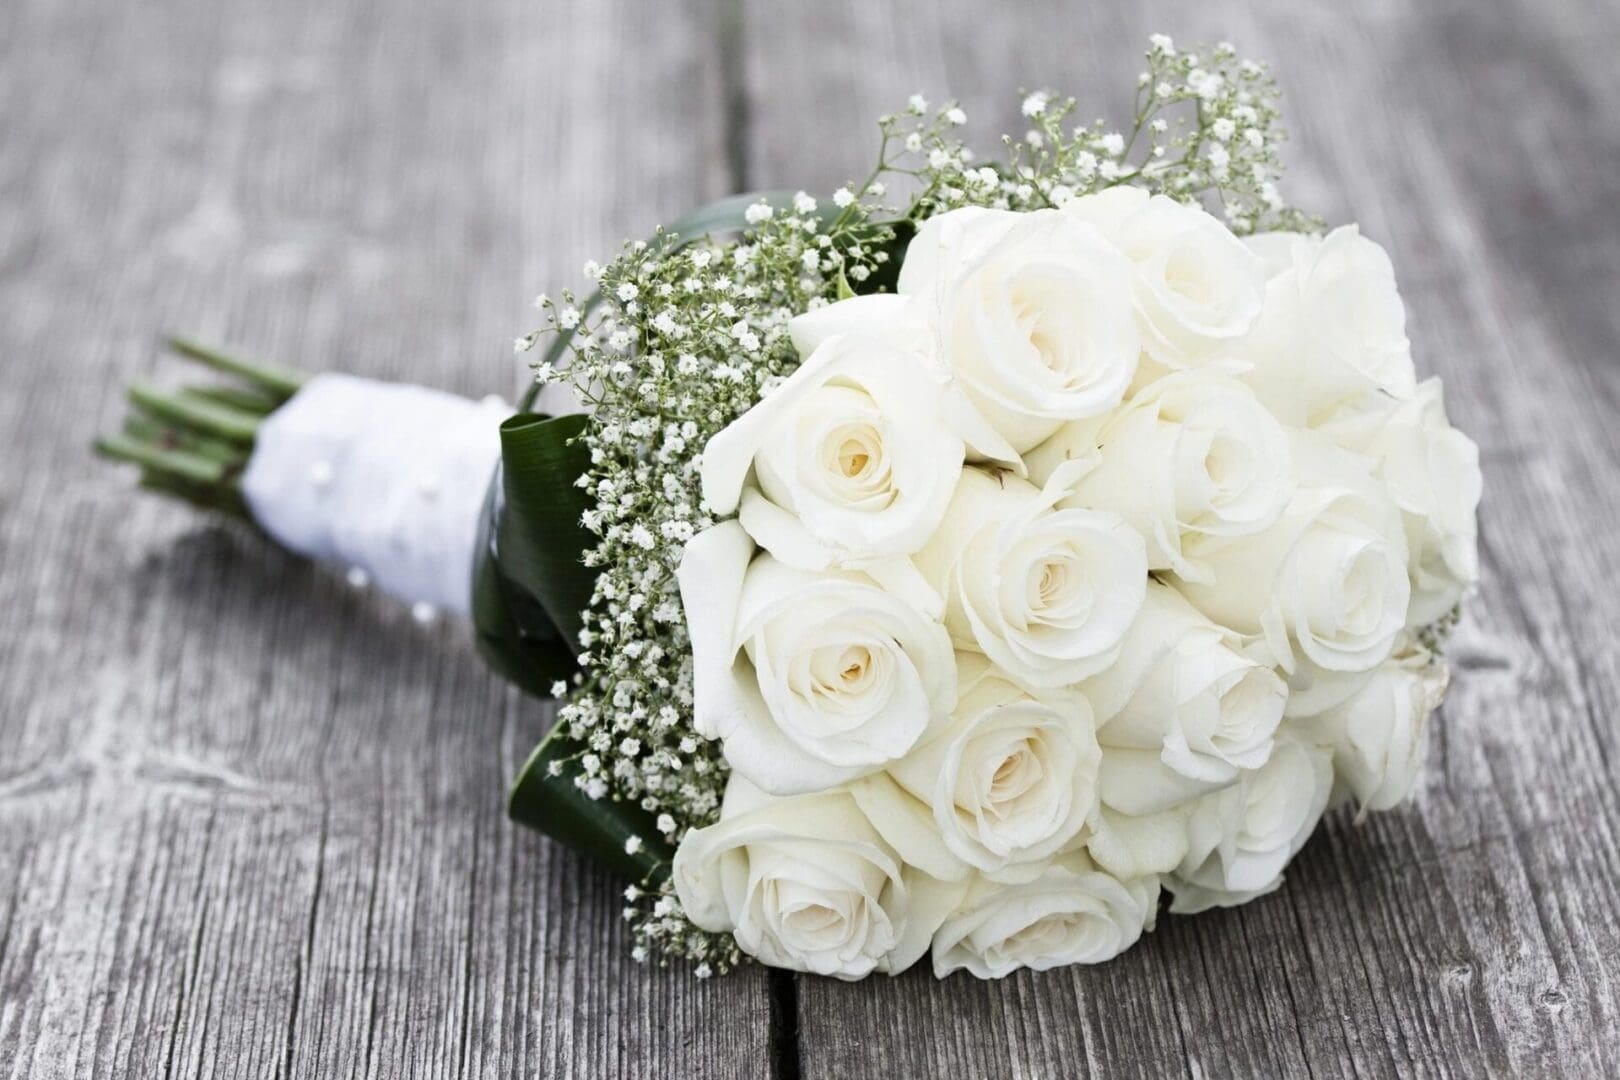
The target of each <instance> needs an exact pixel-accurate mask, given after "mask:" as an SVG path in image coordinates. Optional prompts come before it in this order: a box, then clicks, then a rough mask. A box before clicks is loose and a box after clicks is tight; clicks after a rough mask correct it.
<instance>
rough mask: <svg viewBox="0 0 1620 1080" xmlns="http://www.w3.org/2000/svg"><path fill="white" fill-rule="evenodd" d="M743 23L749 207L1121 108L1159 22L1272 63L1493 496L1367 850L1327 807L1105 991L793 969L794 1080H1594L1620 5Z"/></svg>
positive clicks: (982, 14)
mask: <svg viewBox="0 0 1620 1080" xmlns="http://www.w3.org/2000/svg"><path fill="white" fill-rule="evenodd" d="M754 7H755V8H756V9H757V8H758V7H759V5H754ZM769 8H770V10H769V12H768V13H765V12H761V13H759V14H757V16H756V17H755V18H754V19H753V20H752V22H751V26H752V30H751V36H750V41H751V53H750V57H751V64H750V68H749V81H748V88H749V92H750V95H751V99H750V104H751V107H750V109H749V110H748V114H749V115H750V116H751V117H752V130H753V135H754V138H753V140H752V141H751V143H750V147H751V157H750V165H751V168H752V170H753V171H754V172H755V173H756V174H757V179H758V180H759V182H760V183H762V184H766V185H777V184H797V185H806V184H813V185H814V186H817V187H821V188H823V189H825V188H827V187H830V186H833V185H835V184H837V183H840V182H843V181H845V180H847V179H850V178H852V177H855V176H858V175H861V174H863V173H864V171H865V169H866V167H867V163H868V162H869V161H870V155H871V153H872V148H871V147H870V146H869V145H868V140H857V139H851V138H850V137H849V136H848V134H847V132H848V131H850V130H852V129H855V130H865V131H870V130H871V127H870V122H871V118H872V117H873V116H875V115H877V114H878V113H879V112H882V111H885V110H890V109H895V108H898V107H900V104H901V103H902V102H903V101H904V99H905V97H906V95H907V94H909V93H910V92H912V91H914V90H921V91H923V92H924V93H925V94H927V95H928V96H929V97H930V98H931V99H935V100H942V99H943V98H945V97H947V96H955V97H957V98H958V99H960V100H961V101H962V103H963V105H964V108H965V109H966V110H967V112H968V113H969V116H970V117H971V118H973V119H974V120H976V121H980V122H982V123H981V124H980V126H979V129H978V130H980V131H981V132H984V133H985V134H986V135H987V136H990V138H989V139H987V140H986V141H985V142H983V143H982V144H981V147H980V148H981V150H984V151H987V152H993V151H994V149H995V146H994V142H993V135H994V133H996V132H999V131H1001V130H1019V128H1018V126H1017V125H1018V117H1017V106H1018V96H1017V88H1018V87H1019V86H1028V87H1029V88H1035V87H1039V86H1053V87H1056V88H1058V89H1060V90H1067V91H1070V92H1073V93H1076V94H1077V95H1079V96H1080V97H1081V98H1082V99H1083V100H1084V101H1085V102H1088V103H1093V102H1094V103H1095V105H1094V106H1088V107H1087V108H1088V115H1090V112H1089V109H1090V108H1092V107H1094V108H1095V109H1096V110H1097V112H1098V114H1103V115H1106V114H1108V113H1109V112H1110V111H1112V112H1113V113H1114V114H1115V115H1117V114H1118V113H1119V112H1121V111H1122V109H1121V105H1122V104H1123V102H1124V100H1125V95H1126V94H1127V93H1128V92H1129V88H1130V86H1131V85H1132V83H1131V81H1130V80H1131V77H1132V75H1133V74H1134V72H1135V70H1136V69H1137V67H1138V62H1137V58H1136V55H1135V54H1136V51H1137V50H1138V49H1139V48H1140V47H1141V46H1142V44H1143V42H1144V40H1145V37H1146V35H1147V34H1148V33H1149V32H1151V31H1154V30H1164V31H1166V32H1170V33H1172V34H1174V35H1175V36H1176V37H1177V38H1179V39H1185V40H1187V41H1193V40H1198V39H1204V40H1218V39H1221V38H1230V39H1232V40H1234V41H1236V42H1238V43H1239V45H1240V46H1241V47H1242V48H1244V49H1245V50H1247V51H1248V52H1250V53H1252V54H1256V55H1259V56H1262V57H1268V58H1270V59H1271V60H1272V61H1273V63H1274V67H1275V69H1276V71H1277V73H1278V76H1279V78H1280V80H1281V82H1282V85H1283V87H1284V89H1285V91H1286V92H1287V94H1288V97H1289V100H1288V102H1287V103H1286V104H1287V111H1288V113H1289V115H1290V117H1291V118H1292V124H1291V127H1292V130H1293V133H1294V145H1293V146H1292V147H1291V148H1290V153H1289V155H1288V156H1289V158H1290V160H1291V163H1292V164H1293V166H1294V172H1293V175H1292V176H1291V178H1290V186H1291V189H1292V193H1293V194H1294V197H1295V198H1296V200H1297V201H1300V202H1303V203H1305V204H1306V205H1311V206H1314V207H1316V208H1318V209H1319V210H1321V211H1322V212H1323V213H1324V214H1325V215H1326V216H1327V217H1328V219H1329V220H1330V221H1346V220H1358V221H1360V222H1361V223H1362V225H1363V227H1364V228H1365V230H1366V231H1367V232H1368V233H1369V234H1370V235H1372V236H1374V237H1375V238H1377V239H1379V240H1381V241H1382V242H1384V243H1385V244H1386V245H1387V246H1388V247H1389V248H1390V251H1391V253H1392V256H1393V257H1394V259H1395V263H1396V268H1397V272H1398V273H1399V275H1400V277H1401V281H1402V287H1403V291H1404V293H1405V296H1406V298H1407V302H1408V309H1409V312H1410V332H1411V335H1412V338H1413V341H1414V345H1415V348H1416V351H1417V355H1418V358H1419V365H1420V367H1421V368H1423V369H1424V370H1426V371H1431V372H1434V373H1437V374H1440V375H1442V376H1444V377H1445V380H1446V389H1447V397H1448V404H1449V405H1450V408H1451V412H1452V416H1453V418H1454V419H1455V420H1456V421H1457V422H1458V423H1459V424H1460V425H1461V426H1462V427H1464V428H1465V429H1466V430H1468V431H1469V432H1471V433H1472V434H1473V435H1474V436H1475V437H1476V438H1477V439H1478V441H1479V442H1480V444H1481V446H1482V448H1483V458H1484V468H1485V474H1486V492H1487V494H1486V502H1485V506H1484V509H1483V511H1482V530H1483V538H1482V545H1481V546H1482V555H1483V559H1484V565H1485V570H1484V581H1483V583H1482V586H1481V590H1480V597H1479V598H1478V600H1477V601H1476V602H1475V603H1474V604H1473V605H1472V607H1471V608H1470V613H1469V618H1468V621H1467V622H1466V623H1465V625H1464V626H1463V628H1462V629H1461V631H1460V632H1459V634H1458V635H1457V638H1456V639H1455V643H1454V646H1453V657H1454V659H1455V661H1456V664H1457V672H1456V678H1455V681H1454V683H1453V690H1452V694H1451V697H1450V699H1449V701H1448V702H1447V705H1446V707H1445V709H1444V712H1443V714H1442V717H1441V719H1440V722H1439V723H1438V724H1437V725H1435V730H1434V734H1433V736H1432V739H1433V743H1432V746H1431V768H1430V771H1429V773H1428V775H1427V776H1426V778H1425V782H1424V785H1423V789H1422V790H1421V791H1420V792H1419V794H1418V797H1417V799H1416V801H1415V802H1414V803H1413V804H1412V805H1411V806H1409V807H1408V808H1405V809H1403V810H1401V811H1399V812H1396V813H1393V814H1387V815H1375V816H1374V818H1373V819H1372V820H1371V821H1370V822H1369V823H1368V824H1366V825H1364V826H1361V827H1355V826H1353V825H1352V824H1351V823H1350V822H1349V820H1348V818H1347V817H1345V816H1342V815H1340V816H1335V817H1332V818H1330V820H1329V822H1328V823H1327V825H1326V827H1325V828H1324V829H1323V830H1322V831H1321V833H1320V834H1319V835H1318V836H1317V837H1316V838H1315V839H1314V840H1313V841H1312V842H1311V844H1310V845H1309V846H1308V847H1307V848H1306V850H1305V851H1304V853H1303V854H1302V855H1301V857H1300V859H1299V860H1298V862H1297V863H1296V864H1295V866H1294V868H1293V869H1292V870H1291V871H1290V873H1289V877H1288V882H1287V884H1286V885H1285V887H1284V888H1283V889H1282V890H1281V891H1280V892H1279V893H1277V894H1276V895H1274V896H1272V897H1270V898H1267V899H1265V900H1262V901H1259V902H1257V903H1254V904H1251V905H1249V906H1247V907H1244V908H1242V909H1239V910H1235V911H1230V912H1224V913H1210V914H1206V915H1201V916H1197V917H1194V918H1167V919H1165V920H1164V921H1163V922H1162V923H1161V927H1160V929H1159V930H1158V932H1157V933H1155V934H1153V935H1152V936H1151V937H1150V938H1148V939H1147V940H1145V941H1144V942H1143V944H1141V945H1140V946H1138V947H1137V948H1136V949H1134V950H1132V951H1131V952H1130V953H1128V954H1126V955H1125V956H1124V957H1122V958H1121V959H1119V960H1116V961H1114V962H1113V963H1111V964H1108V965H1105V966H1102V967H1099V968H1091V969H1071V970H1066V971H1060V972H1052V973H1048V974H1045V975H1031V974H1028V973H1025V974H1022V975H1019V976H1017V977H1014V978H1010V979H1008V980H1006V981H1004V982H1001V983H994V984H986V983H979V982H974V981H972V980H970V979H968V978H966V977H962V976H958V977H956V978H953V979H951V980H948V981H946V982H944V983H935V982H934V981H933V980H932V979H931V977H930V976H928V975H925V974H922V973H920V972H917V973H913V974H910V975H907V976H905V977H903V978H902V979H901V980H900V981H899V984H898V985H896V986H894V987H884V986H882V985H877V986H874V985H872V984H870V983H867V984H863V985H859V986H845V985H842V984H838V983H836V982H831V981H827V980H815V979H805V980H801V981H800V982H799V984H798V988H797V992H798V999H799V1005H798V1019H799V1028H798V1040H799V1046H798V1049H799V1060H800V1062H801V1063H802V1067H803V1074H804V1075H805V1076H841V1075H850V1074H855V1073H878V1074H888V1075H964V1076H1009V1075H1010V1076H1055V1075H1072V1074H1076V1073H1081V1072H1091V1073H1096V1074H1099V1075H1113V1074H1116V1073H1126V1074H1139V1075H1149V1076H1160V1075H1180V1074H1186V1075H1313V1076H1321V1075H1345V1076H1354V1075H1365V1074H1372V1075H1390V1074H1418V1075H1505V1074H1509V1073H1516V1074H1520V1075H1583V1076H1584V1075H1591V1076H1598V1075H1614V1074H1615V1073H1616V1072H1617V1071H1620V981H1617V980H1620V917H1617V911H1616V909H1617V905H1620V844H1617V835H1620V800H1617V797H1616V794H1615V790H1616V781H1617V779H1620V773H1617V766H1616V761H1617V759H1620V725H1617V723H1616V720H1615V716H1616V706H1617V704H1620V668H1617V650H1616V643H1617V641H1620V599H1617V597H1616V595H1615V592H1614V590H1613V588H1612V582H1613V581H1614V580H1615V579H1616V574H1617V571H1620V565H1617V564H1620V544H1616V543H1615V542H1614V539H1613V537H1614V536H1615V535H1616V525H1617V523H1620V480H1617V476H1620V469H1617V466H1620V435H1617V429H1616V427H1615V425H1614V423H1613V422H1612V416H1613V415H1614V410H1615V407H1616V404H1617V395H1620V315H1617V309H1616V305H1615V303H1614V300H1615V297H1616V296H1617V295H1620V212H1617V211H1616V209H1615V208H1614V194H1615V190H1616V188H1615V176H1616V175H1620V122H1617V120H1616V116H1617V115H1620V111H1617V109H1620V80H1617V79H1616V77H1615V74H1614V72H1615V68H1614V65H1613V63H1612V57H1613V56H1614V55H1615V54H1616V51H1617V49H1620V14H1617V12H1616V11H1615V9H1613V7H1612V6H1609V7H1605V6H1602V5H1598V4H1595V3H1577V2H1565V3H1560V4H1555V5H1552V6H1551V7H1550V8H1549V7H1547V6H1545V5H1541V4H1532V3H1530V2H1528V0H1524V2H1520V3H1499V4H1492V5H1481V4H1475V3H1467V4H1464V3H1448V2H1441V3H1434V2H1429V0H1423V2H1419V0H1387V2H1382V3H1378V4H1369V5H1354V6H1351V5H1334V6H1332V7H1331V8H1329V7H1328V6H1325V5H1323V6H1317V5H1302V4H1294V3H1287V2H1283V0H1277V2H1267V3H1252V4H1244V3H1197V4H1194V3H1191V2H1186V0H1157V2H1151V3H1146V4H1132V5H1110V6H1108V7H1102V6H1100V5H1087V6H1085V7H1081V6H1077V5H1073V4H1069V3H1063V2H1059V0H1049V2H1041V3H1035V4H1021V5H1018V7H1017V15H1016V16H1013V15H1012V14H1011V12H1010V10H1009V11H998V10H996V9H992V8H989V7H987V6H985V5H982V4H976V3H968V2H961V0H958V2H941V0H930V2H928V3H922V2H906V3H898V4H890V5H874V4H866V3H860V2H858V0H829V2H827V3H823V4H818V5H814V6H808V5H795V4H786V3H778V4H772V5H769ZM835 40H836V41H837V42H838V47H837V48H814V47H807V46H806V42H816V41H829V42H830V41H835ZM812 102H813V103H814V107H813V108H807V107H806V103H812ZM857 125H864V126H860V127H854V126H857Z"/></svg>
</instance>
